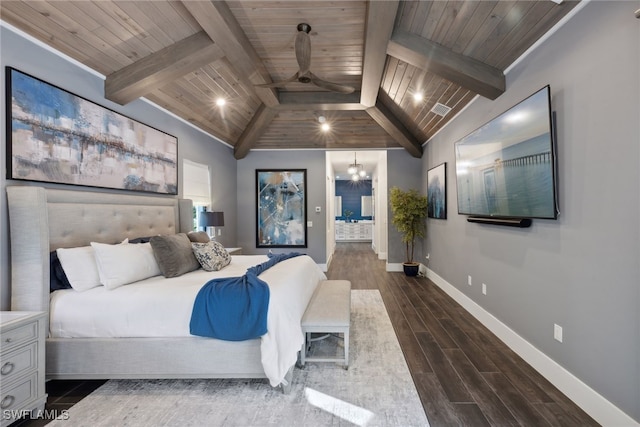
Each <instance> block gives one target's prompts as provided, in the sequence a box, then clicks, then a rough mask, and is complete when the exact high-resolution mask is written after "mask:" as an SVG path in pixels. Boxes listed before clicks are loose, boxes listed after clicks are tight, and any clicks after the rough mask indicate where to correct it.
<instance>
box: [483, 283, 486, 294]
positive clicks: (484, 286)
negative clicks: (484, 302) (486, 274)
mask: <svg viewBox="0 0 640 427" xmlns="http://www.w3.org/2000/svg"><path fill="white" fill-rule="evenodd" d="M482 294H483V295H486V294H487V285H485V284H484V283H483V284H482Z"/></svg>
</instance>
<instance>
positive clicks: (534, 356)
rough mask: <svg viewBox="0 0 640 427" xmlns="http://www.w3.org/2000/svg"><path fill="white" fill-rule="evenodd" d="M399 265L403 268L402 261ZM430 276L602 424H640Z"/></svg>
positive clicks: (455, 290) (457, 292) (435, 276)
mask: <svg viewBox="0 0 640 427" xmlns="http://www.w3.org/2000/svg"><path fill="white" fill-rule="evenodd" d="M390 265H393V264H387V271H395V270H389V266H390ZM399 265H400V267H402V264H399ZM427 277H428V278H429V279H431V280H432V281H433V283H435V284H436V285H437V286H438V287H440V288H441V289H442V290H443V291H445V292H446V293H447V294H448V295H449V296H450V297H451V298H453V299H454V300H456V301H457V302H458V303H459V304H460V305H462V307H464V309H465V310H467V311H468V312H469V313H471V314H472V315H473V316H474V317H475V318H476V319H478V321H480V323H482V324H483V325H484V326H486V327H487V328H488V329H489V330H490V331H491V332H493V333H494V334H495V335H496V336H497V337H498V338H500V339H501V340H502V341H503V342H504V343H505V344H507V345H508V346H509V348H511V349H512V350H513V351H515V352H516V353H517V354H518V355H519V356H520V357H522V358H523V359H524V360H525V361H526V362H527V363H528V364H529V365H531V366H532V367H533V368H534V369H535V370H536V371H538V372H539V373H540V374H541V375H542V376H543V377H545V378H546V379H547V380H549V381H550V382H551V383H552V384H553V385H554V386H556V387H557V388H558V389H559V390H560V391H561V392H563V393H564V394H565V395H566V396H567V397H568V398H569V399H571V400H572V401H573V402H575V403H576V405H578V406H579V407H580V408H582V409H583V410H584V411H585V412H586V413H587V414H589V415H590V416H591V417H592V418H593V419H594V420H596V421H597V422H598V423H600V424H601V425H603V426H620V427H622V426H625V427H631V426H640V423H638V422H637V421H635V420H634V419H632V418H631V417H630V416H628V415H627V414H625V413H624V412H623V411H622V410H620V409H619V408H618V407H617V406H615V405H614V404H613V403H611V402H609V401H608V400H607V399H605V398H604V397H603V396H601V395H600V394H598V393H597V392H596V391H595V390H593V389H592V388H591V387H589V386H588V385H587V384H585V383H583V382H582V381H581V380H580V379H579V378H577V377H576V376H574V375H573V374H572V373H570V372H569V371H567V370H566V369H565V368H563V367H562V366H560V365H559V364H558V363H556V362H555V361H554V360H552V359H551V358H550V357H548V356H547V355H546V354H544V353H543V352H542V351H540V350H538V349H537V348H535V347H534V346H533V345H531V343H529V342H528V341H527V340H525V339H524V338H522V337H521V336H520V335H518V334H516V333H515V332H514V331H513V330H512V329H511V328H509V326H507V325H505V324H504V323H502V322H501V321H500V320H498V319H497V318H496V317H494V316H493V315H492V314H491V313H489V312H488V311H486V310H485V309H484V308H482V307H481V306H479V305H478V304H477V303H476V302H474V301H473V300H472V299H471V298H469V297H468V296H466V295H465V294H464V293H462V292H461V291H459V290H458V289H457V288H456V287H455V286H453V285H452V284H450V283H449V282H447V281H446V280H444V279H443V278H442V277H440V276H438V274H436V273H435V272H433V270H431V269H429V268H427Z"/></svg>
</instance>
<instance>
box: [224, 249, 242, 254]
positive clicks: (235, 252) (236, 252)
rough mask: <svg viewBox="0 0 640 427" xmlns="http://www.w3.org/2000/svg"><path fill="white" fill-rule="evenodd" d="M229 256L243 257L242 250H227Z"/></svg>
mask: <svg viewBox="0 0 640 427" xmlns="http://www.w3.org/2000/svg"><path fill="white" fill-rule="evenodd" d="M226 249H227V252H229V255H242V248H226Z"/></svg>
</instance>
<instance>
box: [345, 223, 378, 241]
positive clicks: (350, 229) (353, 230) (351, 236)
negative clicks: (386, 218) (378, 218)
mask: <svg viewBox="0 0 640 427" xmlns="http://www.w3.org/2000/svg"><path fill="white" fill-rule="evenodd" d="M372 229H373V223H371V222H336V241H347V242H359V241H362V242H366V241H370V240H371V236H372Z"/></svg>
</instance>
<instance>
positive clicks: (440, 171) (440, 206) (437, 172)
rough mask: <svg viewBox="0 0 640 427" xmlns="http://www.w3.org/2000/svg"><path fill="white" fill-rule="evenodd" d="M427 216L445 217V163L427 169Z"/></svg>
mask: <svg viewBox="0 0 640 427" xmlns="http://www.w3.org/2000/svg"><path fill="white" fill-rule="evenodd" d="M427 217H429V218H437V219H447V163H442V164H441V165H438V166H436V167H434V168H431V169H429V170H428V171H427Z"/></svg>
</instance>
